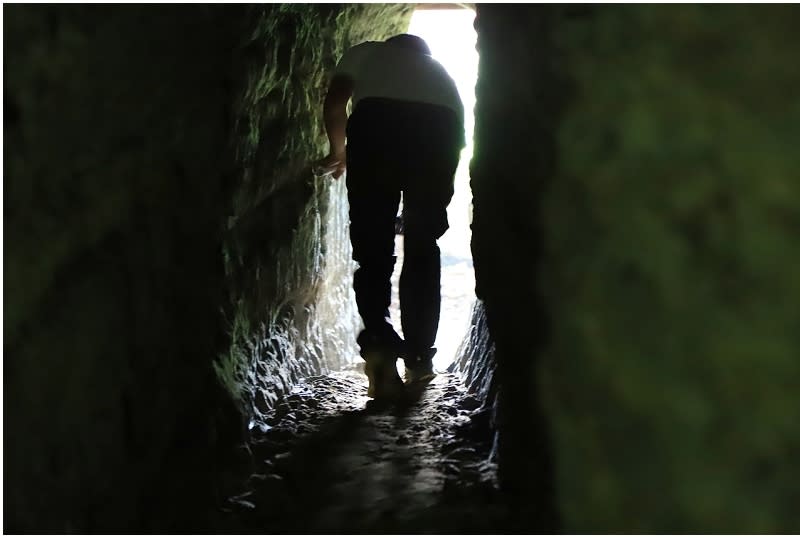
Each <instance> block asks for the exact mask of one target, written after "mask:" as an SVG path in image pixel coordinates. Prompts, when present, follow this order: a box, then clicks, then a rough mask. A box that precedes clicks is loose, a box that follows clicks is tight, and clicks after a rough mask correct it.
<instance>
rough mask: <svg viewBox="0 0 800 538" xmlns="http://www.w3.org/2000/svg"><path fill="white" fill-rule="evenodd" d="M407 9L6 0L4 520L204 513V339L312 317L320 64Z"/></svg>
mask: <svg viewBox="0 0 800 538" xmlns="http://www.w3.org/2000/svg"><path fill="white" fill-rule="evenodd" d="M410 9H411V8H410V6H399V7H392V6H385V5H351V6H346V7H342V6H340V5H324V6H323V5H320V6H309V5H299V4H298V5H280V4H274V5H268V6H245V5H236V6H223V5H215V6H201V5H193V6H190V5H173V6H167V5H164V6H153V5H117V6H99V5H98V6H95V5H85V6H70V5H53V6H47V5H16V6H8V8H7V9H6V8H4V10H3V14H4V21H3V24H4V28H3V30H4V47H5V58H4V94H5V95H4V141H5V144H6V145H5V147H4V151H5V154H4V157H5V158H4V224H5V230H6V233H5V236H4V249H5V250H4V255H5V256H4V291H5V300H4V350H3V351H4V410H5V411H4V473H5V474H4V487H5V492H6V495H5V498H4V517H5V519H4V522H5V530H6V531H9V532H134V533H139V532H203V531H205V530H207V529H208V528H210V527H209V524H210V523H209V522H210V519H212V518H213V513H214V507H215V506H218V505H219V504H220V501H221V497H222V496H223V495H224V494H225V493H226V492H225V491H224V481H223V480H222V478H220V476H219V475H220V473H221V472H222V471H224V467H225V465H226V464H227V458H229V457H230V450H229V449H230V445H231V443H235V442H237V441H239V440H240V439H241V436H242V432H243V428H242V417H241V411H242V409H243V408H242V406H241V405H240V406H239V408H238V409H237V408H236V407H235V406H233V405H232V402H233V399H232V398H231V394H229V393H228V391H226V390H225V388H231V385H230V383H228V385H227V387H226V386H224V385H223V383H220V377H219V374H223V375H222V378H223V379H224V380H226V381H230V379H231V376H227V377H226V376H225V375H224V374H225V368H224V367H222V368H220V364H224V362H222V361H220V360H219V358H220V357H222V358H223V359H224V357H226V356H227V355H229V353H230V349H231V341H233V342H234V344H236V342H239V341H242V340H248V341H250V340H252V339H254V338H264V336H263V335H264V334H265V333H264V331H262V329H261V326H262V325H263V326H264V327H266V331H267V332H266V334H267V336H266V337H267V338H268V337H269V334H268V333H269V331H272V330H273V325H271V323H272V321H273V320H274V321H275V322H276V323H277V324H278V325H279V326H281V327H290V326H295V327H299V328H298V329H297V333H294V332H292V333H291V335H292V336H299V337H300V338H303V337H304V336H306V335H308V336H309V337H311V338H319V337H321V335H320V334H318V333H313V332H311V331H309V330H307V329H305V327H308V326H309V322H308V319H307V318H308V317H309V316H310V315H311V314H312V313H313V308H312V307H313V304H314V303H315V301H316V299H317V295H318V294H319V293H327V291H326V289H325V286H326V281H325V280H322V281H320V280H319V279H318V278H317V277H316V276H315V275H316V270H317V269H318V265H314V264H319V263H320V260H322V259H324V258H325V253H326V250H325V249H326V248H327V246H326V245H325V244H321V245H320V244H319V240H320V239H321V238H325V237H328V238H331V240H332V241H338V242H339V243H341V242H342V241H343V238H342V236H341V233H339V231H337V230H340V229H341V228H342V223H341V217H340V216H339V217H337V215H341V208H339V209H337V210H336V211H334V212H331V213H332V215H327V213H328V212H327V211H326V209H325V208H326V204H330V200H340V199H341V193H339V194H336V193H335V192H332V191H330V190H328V189H327V187H326V186H324V185H323V184H322V183H320V182H319V181H316V182H315V181H311V178H310V175H309V174H308V173H307V172H306V171H305V167H307V164H308V162H309V160H310V159H312V158H315V157H318V156H320V155H321V153H322V152H321V145H320V142H321V141H322V140H323V139H322V132H321V126H320V117H321V95H322V91H323V87H324V83H325V76H326V71H327V70H328V69H329V68H330V67H331V66H332V65H333V64H334V62H335V61H336V58H337V55H338V54H339V53H341V51H342V50H343V48H344V47H346V46H348V45H349V44H351V43H353V42H354V41H358V40H361V39H364V38H368V37H380V36H381V35H382V34H383V33H388V32H389V29H390V28H394V27H396V26H398V25H399V26H402V24H403V16H404V14H406V13H408V12H409V11H410ZM309 215H310V216H309ZM337 218H338V219H339V220H338V221H337V220H336V219H337ZM309 223H310V224H309ZM326 225H329V226H328V227H326ZM309 227H312V228H313V233H312V232H309V231H308V230H307V228H309ZM295 229H297V230H298V231H296V232H295V231H294V230H295ZM337 234H338V235H337ZM297 237H302V238H306V239H305V240H310V241H312V242H314V244H313V245H311V244H308V243H303V242H302V241H300V242H298V241H297V240H296V239H293V238H297ZM312 246H313V249H312V248H311V247H312ZM306 247H308V249H307V250H304V248H306ZM280 252H284V253H285V252H291V253H292V254H280ZM276 253H277V254H276ZM337 256H341V253H340V254H337ZM279 262H280V264H281V265H280V266H279ZM283 275H297V277H296V278H293V280H292V287H291V293H289V292H287V290H286V289H285V283H283V282H281V281H280V279H281V278H282V277H283ZM254 282H258V283H259V284H257V285H256V284H254ZM282 287H283V288H282ZM337 289H339V290H341V289H342V288H341V286H340V287H339V288H337ZM248 290H250V292H248ZM339 293H341V291H340V292H339ZM276 305H280V306H281V307H282V308H280V309H277V307H276ZM317 308H321V309H323V310H324V309H325V308H328V309H329V305H328V306H325V305H323V306H321V307H317ZM242 312H243V313H242ZM231 320H235V322H236V323H239V325H238V326H237V327H239V328H240V329H241V327H245V328H250V329H249V330H245V331H241V330H240V331H239V332H238V333H237V332H235V331H234V334H233V335H231V327H230V326H229V325H228V324H230V323H232V322H231ZM241 320H246V321H247V323H246V324H244V323H241ZM286 320H291V321H286ZM340 328H342V330H344V329H345V328H346V327H344V326H343V327H340ZM324 336H325V337H326V338H330V339H333V341H334V342H335V341H336V338H339V339H340V340H342V341H343V340H344V338H343V337H341V336H337V335H336V334H335V333H334V334H332V335H324ZM239 338H241V340H240V339H239ZM313 345H314V346H321V344H319V343H318V342H316V343H314V344H313ZM334 345H335V344H334ZM267 347H268V346H264V348H263V349H266V348H267ZM307 347H308V346H305V347H301V348H300V351H295V352H294V354H291V353H284V354H282V353H283V352H282V351H281V350H279V351H280V352H276V353H273V354H269V353H265V354H262V353H260V354H259V357H260V358H265V359H268V358H270V357H272V360H274V361H275V362H276V363H278V362H280V363H281V364H286V363H287V362H290V361H291V360H292V359H293V358H295V359H297V360H296V362H301V359H302V358H303V356H302V352H303V351H304V350H305V349H306V348H307ZM317 356H321V352H320V353H317ZM247 358H248V360H249V358H250V355H247ZM215 361H217V366H218V367H217V369H215V368H214V364H215ZM323 366H324V364H322V363H320V362H314V363H312V365H311V366H310V367H309V368H308V369H306V370H303V371H310V369H313V368H322V367H323ZM281 368H285V367H281ZM297 369H298V370H301V369H300V368H297ZM268 381H275V379H274V378H269V379H268ZM282 388H283V387H279V390H280V389H282ZM241 401H242V399H241V398H240V399H239V403H241Z"/></svg>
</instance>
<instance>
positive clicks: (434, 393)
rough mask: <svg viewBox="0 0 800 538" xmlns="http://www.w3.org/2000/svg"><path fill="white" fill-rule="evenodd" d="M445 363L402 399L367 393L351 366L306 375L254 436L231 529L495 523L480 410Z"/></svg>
mask: <svg viewBox="0 0 800 538" xmlns="http://www.w3.org/2000/svg"><path fill="white" fill-rule="evenodd" d="M477 407H478V402H477V401H476V400H475V399H474V398H473V397H472V396H470V395H468V394H467V393H466V392H465V389H464V388H463V386H462V385H461V383H460V382H459V381H458V380H457V379H456V377H455V376H453V375H451V374H440V375H439V376H438V377H437V378H436V379H434V380H433V382H431V383H430V384H429V385H428V386H427V387H424V388H422V389H420V390H417V391H416V392H415V393H414V394H412V395H411V396H410V399H409V402H408V403H407V404H405V405H400V406H397V405H395V406H390V407H380V406H376V405H375V402H372V401H370V400H368V399H367V398H366V378H365V377H364V376H363V375H362V374H358V373H355V372H352V373H342V374H335V375H330V376H321V377H316V378H312V379H308V380H306V382H305V383H303V384H301V385H300V386H299V387H298V388H297V389H296V390H295V392H294V394H292V395H291V396H290V397H289V398H288V399H287V401H286V402H285V403H283V404H281V405H280V406H279V407H278V409H277V410H276V412H275V414H274V417H273V420H272V424H271V425H272V429H270V430H269V431H268V432H266V433H265V434H264V435H263V436H261V438H259V439H258V442H257V443H256V444H255V445H254V446H253V455H254V460H255V461H256V462H257V463H258V464H259V468H258V470H257V474H255V475H253V476H252V477H251V479H250V481H249V485H250V487H249V488H248V490H247V491H246V492H244V493H243V494H242V495H239V496H237V497H236V498H234V499H232V500H231V501H230V502H229V504H228V506H227V507H226V508H225V510H226V511H227V512H228V514H227V516H226V519H227V522H228V523H231V524H232V526H234V527H235V529H234V532H243V533H247V532H258V533H270V532H272V533H319V534H321V533H393V534H394V533H424V532H430V533H495V532H502V530H503V527H504V523H503V522H506V521H507V519H506V514H505V510H504V509H503V506H502V503H501V502H500V496H499V494H498V491H497V489H496V483H495V469H494V467H493V465H492V464H489V463H487V461H488V457H489V453H490V451H491V435H490V434H489V432H488V428H487V414H486V413H485V412H479V411H478V410H476V408H477Z"/></svg>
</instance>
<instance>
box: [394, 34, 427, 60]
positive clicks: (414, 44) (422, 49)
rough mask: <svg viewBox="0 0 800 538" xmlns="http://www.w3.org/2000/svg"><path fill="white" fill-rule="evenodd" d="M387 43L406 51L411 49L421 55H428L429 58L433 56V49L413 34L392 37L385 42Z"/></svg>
mask: <svg viewBox="0 0 800 538" xmlns="http://www.w3.org/2000/svg"><path fill="white" fill-rule="evenodd" d="M385 42H386V43H390V44H392V45H395V46H397V47H402V48H404V49H410V50H413V51H415V52H419V53H421V54H427V55H428V56H430V55H431V48H430V47H429V46H428V44H427V43H425V40H424V39H422V38H421V37H419V36H415V35H411V34H400V35H396V36H394V37H390V38H389V39H387V40H386V41H385Z"/></svg>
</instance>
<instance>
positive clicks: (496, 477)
mask: <svg viewBox="0 0 800 538" xmlns="http://www.w3.org/2000/svg"><path fill="white" fill-rule="evenodd" d="M426 9H427V10H449V11H453V12H461V13H463V12H469V13H474V22H473V27H474V30H475V32H476V34H477V43H476V46H475V50H465V51H464V54H465V55H467V54H468V53H469V54H471V53H473V52H477V53H478V55H479V60H478V62H479V63H478V68H477V83H476V85H475V104H474V118H475V120H474V121H475V124H474V125H475V126H474V134H473V139H472V140H471V145H472V150H473V153H472V155H471V156H468V157H467V158H466V159H465V160H464V163H463V164H465V166H466V172H465V173H466V174H467V175H466V176H465V177H466V179H465V181H467V182H468V186H469V189H468V191H465V192H468V193H469V194H468V195H466V196H468V197H469V198H470V200H469V219H468V221H465V222H464V223H461V224H458V225H454V227H455V228H458V227H459V226H460V228H461V229H462V231H465V232H467V233H469V234H471V239H470V248H469V253H470V255H471V259H470V261H469V267H470V268H471V269H474V289H470V290H468V291H469V293H474V300H470V301H468V302H467V303H465V304H462V305H461V306H459V307H458V308H457V310H458V315H460V316H463V319H464V320H465V323H464V326H463V331H462V333H463V334H453V335H452V336H450V333H448V336H447V342H446V344H447V345H448V346H450V347H451V348H452V349H453V356H452V360H447V361H446V363H443V364H442V371H441V372H440V374H439V375H438V376H437V378H436V379H435V380H434V382H432V383H431V384H430V385H429V386H428V387H425V388H424V389H423V390H421V391H420V392H419V394H417V400H415V401H414V402H413V403H412V405H409V406H406V407H404V408H401V409H400V408H390V409H382V408H378V409H375V408H374V406H371V404H370V401H369V399H368V398H367V397H366V385H365V383H364V378H363V374H362V373H361V372H362V368H363V361H361V359H360V358H359V356H358V350H357V348H356V334H357V332H358V330H359V325H360V319H359V316H358V313H357V311H356V309H355V306H354V303H353V296H352V274H353V271H354V269H355V262H353V260H352V252H351V247H350V243H349V235H348V212H347V196H346V188H345V184H344V182H343V181H335V180H331V178H330V177H326V176H322V175H318V174H315V173H314V170H313V166H312V164H313V162H314V161H315V160H316V159H319V158H321V157H322V156H324V155H325V152H326V150H327V141H326V138H325V132H324V127H323V118H322V103H323V101H324V98H325V94H326V91H327V87H328V83H329V82H330V77H331V74H332V72H333V69H334V68H335V66H336V65H337V62H338V60H339V59H340V58H341V56H342V54H343V53H344V52H345V51H346V50H348V49H349V48H350V47H352V46H354V45H356V44H359V43H361V42H364V41H380V40H383V39H385V38H387V37H389V36H392V35H395V34H399V33H403V32H406V31H407V30H408V29H409V24H410V22H411V19H412V16H413V15H414V12H415V10H426ZM799 16H800V11H799V10H798V8H797V6H793V5H759V6H756V5H713V4H711V5H688V4H682V5H635V4H626V5H610V4H608V5H606V4H598V5H593V4H566V5H558V4H541V5H539V4H509V5H504V4H235V5H222V4H208V5H201V4H198V5H168V4H164V5H144V4H138V5H123V4H120V5H66V4H58V5H56V4H52V5H49V4H37V5H19V4H18V5H7V6H6V5H4V6H3V47H4V53H3V61H4V64H3V65H4V73H3V87H4V97H3V134H4V137H3V178H4V179H3V199H4V203H3V208H4V218H3V223H4V234H3V244H4V248H3V252H4V261H3V268H4V281H3V282H4V284H3V291H4V302H3V304H4V318H3V319H4V322H3V336H4V340H3V406H4V411H3V497H4V499H3V530H4V532H8V533H57V534H61V533H79V534H82V533H92V534H93V533H134V534H149V533H168V534H169V533H198V534H200V533H202V534H219V533H221V534H251V533H263V534H271V533H292V534H303V533H314V534H326V533H345V534H363V533H379V534H380V533H388V534H405V533H408V534H416V533H448V534H452V533H472V534H474V533H478V534H497V533H500V534H506V533H525V534H530V533H537V534H538V533H545V534H554V533H567V534H573V533H578V534H583V533H634V534H638V533H669V534H673V533H701V534H712V533H748V534H749V533H753V534H759V533H768V534H780V533H797V532H799V531H800V516H799V515H798V511H797V501H798V499H800V489H799V486H798V480H797V478H798V475H800V466H798V459H797V454H798V451H800V414H799V413H798V410H800V391H798V390H797V386H798V383H799V382H800V361H798V357H800V354H799V353H798V350H800V307H798V305H799V304H800V301H798V298H800V277H798V275H800V271H798V270H797V268H796V267H797V266H796V265H795V263H797V262H798V260H800V256H799V255H798V248H797V233H798V230H800V181H798V177H799V176H798V174H799V173H798V170H800V152H799V151H798V149H797V148H800V107H798V99H797V88H798V85H799V84H800V69H798V67H797V66H798V62H797V53H798V50H800V49H798V46H800V41H799V39H798V37H797V32H796V21H797V20H798V17H799ZM449 31H451V29H450V28H449V27H448V26H447V25H442V27H441V28H440V32H441V33H442V34H447V32H449ZM467 228H468V229H467ZM465 263H466V262H465ZM445 284H447V281H445V282H443V286H444V285H445Z"/></svg>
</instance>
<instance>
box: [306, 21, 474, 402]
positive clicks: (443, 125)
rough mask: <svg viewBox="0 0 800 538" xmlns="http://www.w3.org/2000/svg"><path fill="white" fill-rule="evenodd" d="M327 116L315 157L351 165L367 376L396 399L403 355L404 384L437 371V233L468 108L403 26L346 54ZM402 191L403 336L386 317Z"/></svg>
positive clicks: (379, 392) (325, 163) (334, 170)
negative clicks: (324, 151) (320, 152)
mask: <svg viewBox="0 0 800 538" xmlns="http://www.w3.org/2000/svg"><path fill="white" fill-rule="evenodd" d="M351 98H352V101H353V107H352V114H351V115H350V117H349V119H348V117H347V103H348V101H349V100H350V99H351ZM324 119H325V128H326V131H327V135H328V141H329V143H330V150H329V153H328V155H327V156H326V157H325V158H323V159H322V160H321V161H319V162H318V163H317V164H318V166H319V167H321V168H322V169H324V170H327V171H329V172H330V173H331V174H332V176H333V177H334V178H338V177H340V176H341V175H342V174H343V173H344V172H345V170H346V171H347V174H346V184H347V196H348V201H349V203H350V240H351V244H352V247H353V259H354V260H355V261H356V262H358V269H357V270H356V272H355V274H354V276H353V288H354V291H355V296H356V304H357V306H358V311H359V314H360V315H361V318H362V320H363V323H364V328H363V330H362V331H361V333H360V334H359V335H358V339H357V342H358V344H359V346H360V352H361V356H362V357H363V359H364V361H365V367H364V369H365V373H366V374H367V377H368V378H369V388H368V392H367V394H368V396H370V397H373V398H376V399H378V398H394V397H398V396H400V395H401V394H402V391H403V381H402V380H401V379H400V377H399V375H398V373H397V360H398V358H402V359H404V361H405V367H406V368H405V377H406V383H414V382H418V381H426V380H429V379H431V378H433V377H434V376H435V371H434V369H433V360H432V359H433V356H434V354H435V353H436V349H435V348H434V347H433V345H434V342H435V340H436V332H437V330H438V325H439V313H440V302H441V296H440V273H441V266H440V263H441V262H440V253H439V247H438V245H437V239H439V238H440V237H441V236H442V234H444V232H445V231H446V230H447V228H448V222H447V205H448V204H449V203H450V199H451V198H452V196H453V181H454V176H455V171H456V168H457V167H458V161H459V157H460V153H461V149H462V148H463V147H464V146H465V143H466V141H465V137H464V107H463V104H462V102H461V98H460V97H459V94H458V90H457V88H456V85H455V83H454V82H453V80H452V78H451V77H450V76H449V75H448V73H447V71H446V70H445V69H444V67H442V65H441V64H440V63H438V62H437V61H436V60H434V59H433V58H432V57H431V51H430V48H429V47H428V45H427V43H426V42H425V41H424V40H423V39H421V38H419V37H417V36H414V35H409V34H401V35H397V36H394V37H391V38H389V39H387V40H386V41H383V42H373V41H369V42H365V43H362V44H360V45H356V46H355V47H353V48H351V49H350V50H348V51H347V52H346V53H345V54H344V55H343V57H342V59H341V61H340V62H339V64H338V65H337V67H336V70H335V72H334V74H333V76H332V79H331V82H330V85H329V88H328V92H327V95H326V97H325V103H324ZM345 140H346V144H345ZM401 194H402V197H403V235H404V261H403V267H402V272H401V275H400V290H399V295H400V313H401V314H400V318H401V320H400V321H401V325H402V328H403V335H404V339H401V338H400V336H399V335H398V334H397V332H396V331H395V329H394V327H393V326H392V323H391V319H390V315H389V305H390V304H391V290H392V287H391V286H392V285H391V276H392V272H393V270H394V265H395V262H396V259H397V258H396V256H395V254H394V252H395V251H394V238H395V223H396V216H397V211H398V206H399V202H400V196H401Z"/></svg>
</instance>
